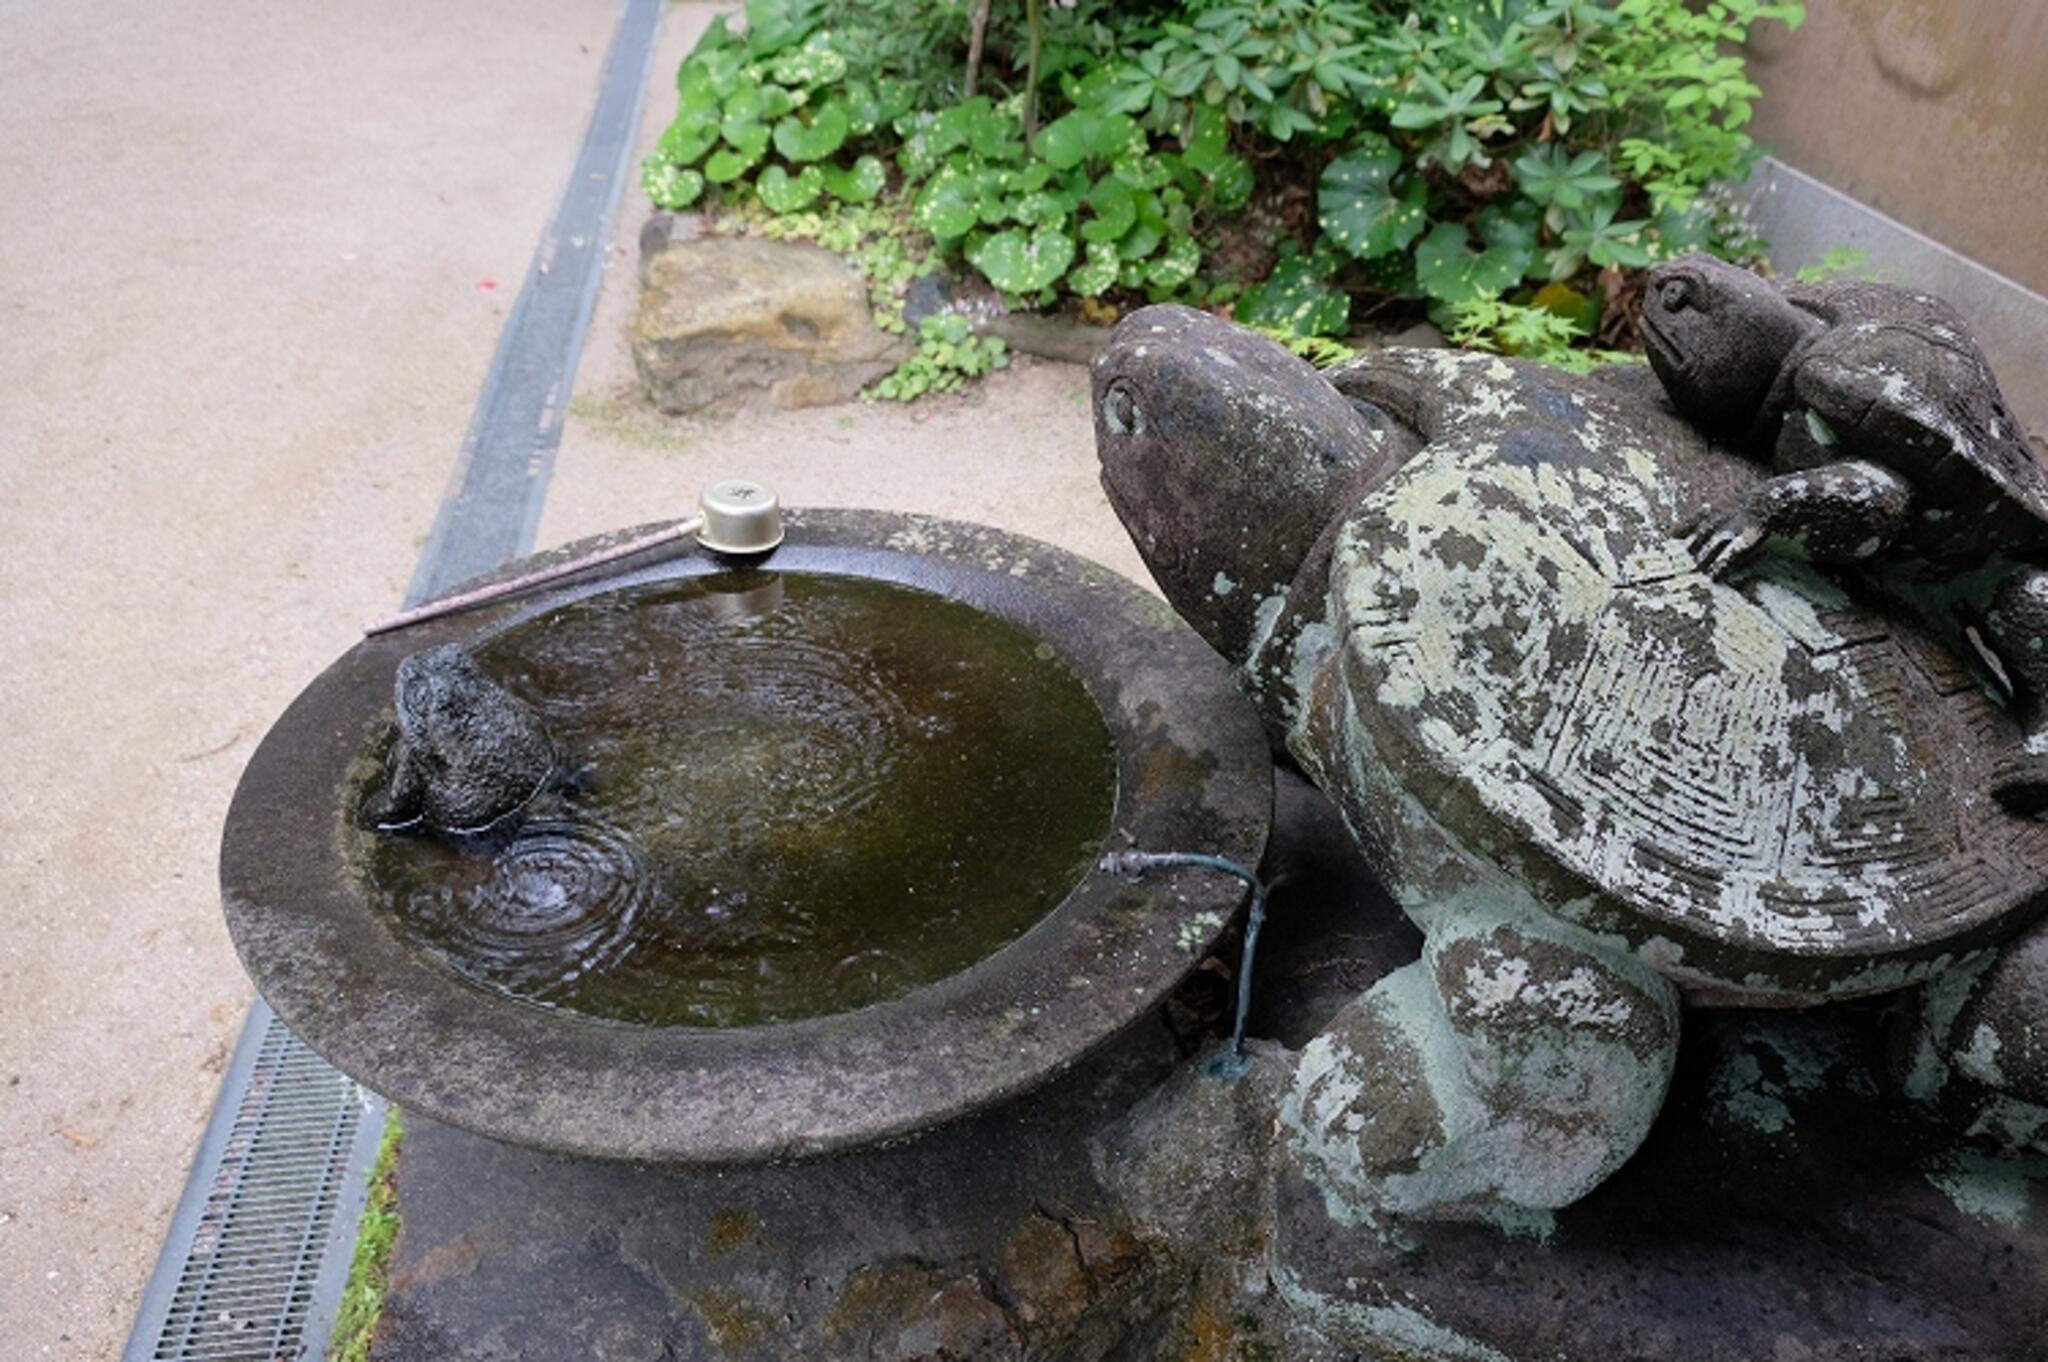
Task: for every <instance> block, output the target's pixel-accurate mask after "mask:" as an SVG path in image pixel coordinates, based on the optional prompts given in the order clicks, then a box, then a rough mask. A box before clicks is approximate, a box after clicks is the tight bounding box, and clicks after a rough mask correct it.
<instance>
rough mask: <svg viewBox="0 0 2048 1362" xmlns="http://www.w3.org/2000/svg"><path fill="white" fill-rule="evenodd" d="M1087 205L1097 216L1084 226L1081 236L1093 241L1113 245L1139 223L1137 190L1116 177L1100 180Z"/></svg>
mask: <svg viewBox="0 0 2048 1362" xmlns="http://www.w3.org/2000/svg"><path fill="white" fill-rule="evenodd" d="M1146 197H1147V198H1150V197H1151V195H1149V194H1148V195H1146ZM1084 202H1085V203H1086V204H1087V205H1088V208H1089V210H1090V211H1091V212H1092V213H1093V214H1094V216H1093V217H1091V218H1090V219H1089V220H1088V221H1086V222H1084V223H1082V224H1081V235H1082V236H1084V237H1086V238H1087V239H1088V240H1090V241H1101V242H1113V241H1115V240H1116V239H1117V238H1119V237H1121V236H1122V235H1123V234H1124V233H1125V232H1128V231H1130V230H1131V227H1132V225H1133V224H1134V223H1136V222H1137V220H1138V196H1137V191H1136V190H1133V189H1132V188H1131V187H1130V186H1129V185H1127V184H1125V183H1124V182H1123V181H1122V180H1120V179H1118V178H1116V177H1115V176H1114V175H1105V176H1103V177H1102V178H1101V179H1100V180H1097V181H1096V182H1095V187H1094V188H1093V189H1091V190H1089V191H1088V197H1087V199H1085V200H1084Z"/></svg>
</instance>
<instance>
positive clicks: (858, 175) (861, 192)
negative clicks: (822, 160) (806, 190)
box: [806, 156, 889, 203]
mask: <svg viewBox="0 0 2048 1362" xmlns="http://www.w3.org/2000/svg"><path fill="white" fill-rule="evenodd" d="M806 173H808V172H806ZM824 177H825V188H826V189H827V190H828V191H830V192H831V195H832V197H833V198H835V199H838V200H840V201H841V202H843V203H869V202H872V201H873V199H874V197H875V195H877V194H879V193H881V192H882V187H883V186H884V185H886V184H887V183H888V182H889V174H888V172H887V171H885V170H883V169H882V163H881V162H880V161H879V160H877V159H875V158H874V157H872V156H863V157H861V158H860V159H859V160H858V161H855V162H854V163H853V164H852V165H851V166H848V167H847V168H845V169H843V170H842V169H840V168H839V167H838V166H826V167H824Z"/></svg>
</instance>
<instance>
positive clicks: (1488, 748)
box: [1093, 307, 2048, 1224]
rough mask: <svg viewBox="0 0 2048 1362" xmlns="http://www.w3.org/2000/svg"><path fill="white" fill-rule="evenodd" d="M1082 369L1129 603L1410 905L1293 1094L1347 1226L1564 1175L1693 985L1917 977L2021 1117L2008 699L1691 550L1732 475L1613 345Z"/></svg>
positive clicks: (1837, 590)
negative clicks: (1203, 673)
mask: <svg viewBox="0 0 2048 1362" xmlns="http://www.w3.org/2000/svg"><path fill="white" fill-rule="evenodd" d="M1093 384H1094V396H1095V423H1096V443H1097V452H1098V455H1099V458H1100V461H1101V466H1102V480H1103V485H1104V487H1105V488H1106V489H1107V491H1108V494H1109V497H1110V500H1111V502H1112V504H1113V505H1114V506H1115V508H1116V510H1117V512H1118V514H1119V515H1120V516H1121V517H1122V519H1123V521H1124V523H1125V525H1126V527H1127V528H1128V529H1129V530H1130V532H1131V535H1132V538H1133V540H1134V541H1135V542H1136V544H1137V546H1138V548H1139V550H1140V552H1141V553H1142V554H1143V555H1144V557H1145V560H1146V562H1147V563H1148V565H1150V566H1151V568H1152V570H1153V572H1154V574H1155V575H1156V576H1157V578H1158V580H1159V584H1160V586H1161V587H1162V588H1163V589H1164V591H1165V592H1166V594H1167V597H1168V599H1169V600H1170V601H1171V602H1172V603H1173V604H1174V606H1175V607H1176V608H1177V609H1178V610H1179V611H1180V613H1181V614H1182V615H1183V616H1184V617H1186V618H1187V619H1188V620H1189V621H1190V622H1191V623H1192V624H1193V625H1194V626H1195V627H1196V629H1197V630H1198V631H1200V632H1201V633H1202V634H1203V635H1204V636H1205V637H1206V638H1207V639H1208V640H1209V641H1210V643H1211V644H1213V645H1214V646H1215V647H1216V648H1217V649H1218V650H1219V651H1220V652H1222V653H1223V654H1224V655H1225V656H1226V657H1227V658H1228V659H1230V660H1231V661H1232V662H1233V663H1235V664H1236V665H1237V667H1238V668H1239V674H1240V677H1241V679H1242V683H1243V685H1244V686H1245V688H1246V690H1247V692H1248V693H1249V695H1250V696H1251V698H1252V700H1253V701H1254V703H1255V704H1256V705H1257V707H1258V708H1259V710H1260V712H1261V714H1262V715H1263V717H1264V718H1265V720H1266V723H1267V725H1268V728H1269V730H1270V731H1271V732H1272V734H1273V735H1274V737H1275V739H1276V741H1277V742H1278V743H1280V744H1281V745H1282V746H1284V748H1285V750H1286V751H1287V752H1288V753H1289V754H1291V756H1292V757H1293V758H1294V759H1295V760H1296V761H1297V762H1299V763H1300V765H1301V767H1302V768H1303V770H1304V772H1305V773H1306V774H1307V775H1308V776H1309V777H1310V778H1311V779H1313V780H1314V781H1315V782H1316V783H1317V784H1318V785H1319V786H1321V787H1322V789H1323V790H1324V791H1325V792H1326V793H1327V794H1329V795H1330V796H1331V798H1332V800H1333V801H1334V802H1335V804H1336V805H1337V807H1338V808H1339V809H1340V811H1341V812H1342V813H1343V815H1344V817H1345V820H1346V822H1347V823H1348V825H1349V826H1350V828H1351V829H1352V831H1353V833H1354V835H1355V836H1356V837H1357V838H1358V840H1359V842H1360V844H1361V846H1362V847H1363V849H1364V850H1365V851H1366V853H1367V855H1368V856H1369V857H1370V858H1371V860H1372V861H1373V863H1374V864H1375V866H1376V868H1377V870H1378V873H1379V874H1380V875H1381V876H1382V877H1383V879H1384V880H1385V881H1386V883H1387V886H1388V888H1389V889H1390V890H1391V891H1392V892H1393V893H1394V894H1395V895H1396V897H1397V898H1398V900H1399V902H1400V903H1401V904H1402V906H1403V908H1404V910H1405V911H1406V912H1407V913H1408V914H1409V916H1410V917H1411V918H1413V919H1414V921H1415V922H1416V923H1417V924H1418V925H1419V926H1420V927H1421V928H1422V930H1423V934H1424V938H1425V945H1424V949H1423V953H1422V958H1421V959H1419V960H1417V961H1416V962H1414V963H1413V964H1410V965H1407V966H1405V967H1403V968H1401V969H1398V970H1396V971H1394V972H1393V973H1391V974H1389V975H1387V976H1386V977H1384V978H1382V979H1380V980H1379V981H1378V982H1376V983H1375V984H1374V985H1372V987H1371V988H1370V989H1368V990H1367V991H1365V992H1364V993H1362V994H1361V995H1359V996H1358V997H1357V998H1356V999H1354V1000H1353V1001H1351V1002H1350V1003H1348V1004H1346V1005H1345V1007H1344V1008H1343V1009H1341V1010H1340V1011H1339V1012H1338V1014H1337V1015H1336V1016H1335V1017H1334V1018H1333V1019H1332V1021H1331V1023H1330V1024H1329V1026H1328V1027H1327V1028H1326V1029H1325V1030H1324V1032H1323V1033H1322V1034H1321V1035H1319V1036H1318V1037H1316V1038H1315V1039H1314V1040H1313V1041H1312V1042H1311V1043H1309V1044H1308V1045H1307V1046H1306V1047H1305V1048H1304V1049H1303V1050H1302V1052H1301V1053H1300V1055H1299V1056H1298V1058H1297V1060H1296V1067H1295V1072H1294V1075H1293V1079H1292V1086H1291V1090H1290V1092H1289V1093H1288V1095H1287V1096H1286V1097H1285V1099H1284V1101H1283V1103H1282V1107H1281V1111H1280V1120H1281V1127H1282V1130H1283V1133H1284V1135H1285V1150H1286V1153H1285V1156H1284V1157H1285V1158H1286V1159H1287V1160H1288V1161H1289V1166H1290V1167H1291V1168H1293V1169H1294V1170H1295V1171H1297V1172H1298V1173H1300V1175H1301V1176H1303V1177H1305V1178H1307V1179H1308V1180H1309V1181H1310V1183H1311V1184H1312V1185H1314V1186H1316V1187H1318V1188H1319V1189H1320V1190H1321V1193H1322V1195H1323V1197H1324V1199H1325V1201H1326V1202H1327V1203H1328V1204H1329V1205H1330V1206H1331V1208H1332V1210H1333V1214H1335V1215H1336V1216H1337V1218H1339V1219H1340V1220H1343V1221H1345V1222H1347V1223H1356V1224H1371V1223H1379V1222H1380V1221H1381V1220H1382V1219H1383V1218H1385V1217H1388V1216H1394V1217H1399V1216H1411V1217H1422V1218H1435V1219H1480V1220H1492V1221H1496V1222H1515V1223H1523V1222H1526V1219H1527V1217H1528V1216H1529V1215H1530V1214H1531V1213H1536V1212H1541V1211H1545V1210H1548V1209H1553V1208H1557V1207H1562V1206H1565V1205H1567V1204H1569V1203H1570V1202H1572V1201H1574V1200H1576V1199H1578V1198H1579V1197H1582V1196H1584V1195H1586V1194H1587V1193H1588V1192H1589V1191H1591V1190H1592V1189H1593V1188H1594V1187H1596V1186H1598V1185H1599V1183H1600V1182H1601V1181H1602V1180H1603V1179H1605V1178H1606V1177H1607V1176H1608V1175H1609V1174H1611V1173H1613V1172H1614V1171H1615V1169H1617V1168H1618V1167H1620V1166H1621V1164H1622V1163H1623V1162H1624V1161H1625V1160H1626V1159H1627V1158H1628V1157H1629V1156H1630V1155H1631V1154H1632V1153H1633V1152H1634V1150H1635V1149H1636V1148H1637V1147H1638V1145H1639V1144H1640V1143H1641V1141H1642V1140H1643V1138H1644V1136H1645V1135H1646V1134H1647V1132H1648V1131H1649V1129H1650V1126H1651V1123H1652V1122H1653V1120H1654V1119H1655V1118H1656V1116H1657V1114H1658V1112H1659V1110H1660V1108H1661V1107H1662V1105H1663V1102H1664V1096H1665V1092H1666V1089H1667V1086H1668V1084H1669V1082H1670V1079H1671V1075H1672V1071H1673V1066H1674V1062H1675V1058H1676V1054H1677V1045H1678V1037H1679V1032H1680V1028H1681V1018H1682V1013H1683V1009H1684V1008H1685V1007H1690V1006H1807V1005H1812V1004H1818V1003H1823V1002H1827V1001H1830V1000H1835V999H1846V998H1854V997H1858V996H1863V995H1869V994H1877V993H1885V992H1890V991H1896V990H1904V989H1910V988H1915V987H1918V986H1920V985H1923V984H1931V986H1930V987H1928V988H1927V989H1925V990H1924V991H1923V993H1922V995H1921V999H1922V1006H1921V1007H1920V1010H1919V1012H1918V1014H1917V1015H1919V1016H1920V1017H1921V1018H1922V1030H1923V1041H1922V1045H1921V1050H1922V1052H1923V1053H1922V1055H1921V1057H1922V1058H1924V1059H1926V1060H1927V1061H1928V1063H1927V1065H1926V1068H1925V1071H1924V1073H1923V1074H1922V1077H1923V1078H1926V1079H1927V1080H1929V1081H1928V1083H1927V1084H1926V1086H1927V1087H1929V1088H1932V1087H1934V1086H1935V1083H1934V1080H1939V1081H1940V1082H1941V1084H1943V1085H1946V1091H1948V1092H1949V1093H1951V1094H1959V1095H1961V1097H1962V1098H1963V1099H1965V1100H1968V1101H1977V1102H1981V1103H1990V1102H1994V1101H1996V1102H2001V1103H2006V1104H2010V1105H2013V1106H2015V1107H2017V1106H2024V1105H2026V1104H2040V1105H2041V1107H2043V1108H2048V927H2043V926H2042V925H2040V915H2041V912H2042V910H2043V908H2044V906H2048V823H2043V822H2040V821H2037V820H2035V819H2032V818H2026V817H2021V816H2018V815H2016V814H2014V813H2013V812H2011V811H2010V810H2008V809H2006V808H2005V807H2003V806H2001V805H2000V804H1999V803H1998V802H1996V801H1995V800H1994V799H1993V798H1992V797H1991V794H1990V791H1989V785H1990V781H1989V780H1988V779H1987V774H1988V773H1989V772H1990V771H1992V770H1993V769H1994V768H1996V767H1997V766H1998V764H1999V762H2000V760H2001V754H2002V753H2004V752H2005V751H2007V750H2008V749H2010V748H2012V747H2015V746H2016V745H2017V744H2016V736H2017V735H2016V732H2015V727H2014V725H2013V722H2012V719H2011V716H2010V715H2009V714H2008V713H2007V711H2006V710H2005V709H2004V707H2003V706H2002V705H2001V704H2000V703H1999V702H1998V700H1997V698H1996V697H1995V696H1993V695H1992V694H1990V693H1989V692H1987V690H1986V688H1985V687H1984V686H1982V685H1981V684H1979V682H1978V681H1977V679H1976V678H1974V677H1973V676H1972V675H1971V674H1970V673H1969V672H1968V671H1967V670H1966V669H1965V667H1964V666H1963V665H1962V664H1960V663H1959V662H1958V661H1957V659H1956V658H1955V657H1954V656H1953V655H1952V654H1951V653H1950V652H1949V651H1948V649H1947V648H1945V647H1944V646H1942V644H1941V643H1940V642H1939V641H1937V640H1936V639H1934V638H1932V637H1930V636H1929V633H1928V631H1927V630H1926V629H1925V628H1923V627H1922V626H1920V625H1919V624H1918V623H1917V622H1916V621H1915V620H1914V619H1913V618H1912V617H1911V616H1910V615H1894V614H1892V613H1891V612H1890V611H1889V610H1887V609H1882V608H1879V607H1875V606H1873V605H1871V604H1870V603H1868V602H1867V601H1865V600H1863V599H1861V598H1859V597H1856V596H1853V595H1851V594H1850V593H1848V592H1846V591H1845V590H1844V589H1843V588H1842V586H1841V584H1840V583H1839V582H1837V581H1836V580H1835V579H1834V578H1833V577H1831V576H1830V575H1828V574H1825V573H1821V572H1818V571H1815V570H1814V569H1813V568H1811V567H1810V566H1808V565H1807V564H1805V563H1804V562H1802V561H1799V560H1798V559H1796V558H1788V557H1769V558H1761V559H1759V560H1758V561H1757V562H1756V564H1755V565H1754V567H1753V569H1752V570H1751V571H1748V572H1745V573H1743V574H1740V575H1739V576H1736V577H1721V576H1717V575H1716V574H1715V573H1714V572H1712V571H1706V570H1702V567H1701V564H1700V562H1699V560H1698V559H1697V558H1696V556H1695V552H1694V549H1693V547H1692V546H1691V545H1690V544H1689V543H1688V540H1687V539H1686V538H1685V537H1684V536H1683V535H1682V534H1679V533H1676V532H1675V529H1674V527H1677V526H1679V525H1681V524H1682V522H1683V521H1684V519H1685V517H1686V515H1687V514H1688V513H1694V512H1696V511H1697V508H1699V507H1701V506H1713V505H1747V504H1748V500H1747V499H1748V497H1749V496H1750V494H1751V491H1752V489H1753V488H1755V487H1758V486H1760V485H1762V482H1761V479H1762V470H1760V469H1759V468H1758V467H1757V466H1756V464H1755V463H1754V462H1753V461H1751V460H1748V459H1745V458H1743V457H1741V456H1740V455H1738V454H1736V453H1733V452H1731V451H1729V450H1728V449H1726V448H1725V447H1724V446H1723V445H1721V444H1718V443H1717V442H1716V441H1715V440H1714V439H1712V438H1710V437H1709V435H1708V434H1706V433H1705V432H1703V431H1702V430H1700V429H1698V428H1696V427H1695V426H1693V425H1692V424H1690V423H1688V422H1687V421H1686V420H1684V419H1681V418H1680V417H1679V416H1677V415H1676V414H1674V413H1673V411H1672V410H1671V408H1670V406H1669V405H1668V404H1667V403H1666V402H1665V401H1664V400H1663V398H1662V395H1661V394H1660V393H1659V391H1658V389H1657V384H1656V380H1655V378H1654V377H1653V376H1652V375H1651V374H1650V373H1649V372H1648V371H1647V370H1645V369H1643V368H1642V366H1624V367H1622V368H1619V369H1614V370H1608V371H1599V372H1596V373H1595V374H1592V375H1588V376H1575V375H1571V374H1566V373H1563V372H1561V371H1559V370H1555V369H1551V368H1548V367H1546V366H1542V365H1536V364H1530V363H1523V362H1520V361H1516V360H1511V359H1504V358H1500V357H1496V356H1491V355H1479V354H1468V353H1459V352H1455V351H1421V350H1398V349H1397V350H1385V351H1377V352H1372V353H1368V354H1366V355H1364V356H1361V357H1360V358H1358V359H1356V360H1353V361H1351V362H1349V363H1347V364H1345V365H1342V366H1340V367H1338V368H1336V369H1334V370H1331V371H1329V372H1328V373H1327V374H1318V373H1317V372H1315V371H1314V370H1312V369H1311V368H1310V367H1309V366H1308V365H1306V364H1304V363H1302V362H1300V361H1299V360H1297V359H1295V358H1294V357H1293V356H1291V355H1289V354H1287V353H1286V352H1285V351H1284V350H1283V349H1281V348H1280V347H1278V346H1276V345H1274V344H1273V343H1272V342H1270V341H1268V340H1266V339H1264V338H1262V337H1259V336H1256V335H1254V334H1252V333H1250V332H1246V331H1243V330H1240V329H1238V328H1236V327H1233V326H1231V325H1229V324H1228V323H1225V322H1223V321H1220V320H1218V319H1216V318H1214V317H1210V316H1207V315H1205V314H1201V313H1197V312H1193V311H1191V310H1188V309H1185V308H1175V307H1151V308H1145V309H1143V310H1140V311H1138V312H1135V313H1133V314H1132V315H1131V316H1129V317H1128V318H1126V319H1125V320H1124V321H1123V323H1122V324H1121V325H1120V326H1119V327H1118V328H1117V330H1116V333H1115V334H1114V336H1113V337H1112V338H1111V341H1110V343H1109V345H1108V346H1107V348H1106V349H1105V350H1104V352H1103V353H1102V354H1101V356H1100V357H1099V358H1098V359H1097V360H1096V361H1095V365H1094V369H1093ZM1829 419H1830V420H1832V421H1838V422H1839V423H1840V424H1841V425H1842V426H1844V427H1848V426H1850V424H1851V423H1850V422H1849V421H1848V420H1847V419H1846V417H1845V416H1843V415H1841V414H1839V413H1838V414H1837V415H1836V416H1834V417H1831V418H1829ZM1719 566H1721V564H1720V563H1719V561H1718V560H1713V561H1710V562H1709V563H1708V564H1707V567H1708V568H1714V567H1719ZM1955 1075H1961V1076H1962V1077H1963V1078H1964V1079H1967V1080H1969V1081H1967V1082H1956V1083H1954V1084H1949V1083H1948V1079H1949V1078H1951V1077H1953V1076H1955ZM2028 1109H2029V1110H2034V1109H2035V1108H2033V1107H2028ZM2039 1114H2040V1115H2042V1116H2043V1117H2044V1118H2048V1110H2040V1112H2039ZM2041 1128H2042V1129H2044V1130H2048V1124H2044V1125H2043V1126H2042V1127H2041Z"/></svg>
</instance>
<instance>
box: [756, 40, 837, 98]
mask: <svg viewBox="0 0 2048 1362" xmlns="http://www.w3.org/2000/svg"><path fill="white" fill-rule="evenodd" d="M768 74H769V75H770V76H772V77H774V78H775V79H776V80H778V81H780V82H781V83H782V84H784V85H802V86H806V87H809V86H817V85H830V84H832V83H833V82H834V81H839V80H844V79H845V78H846V58H845V57H843V56H841V55H840V54H839V53H838V51H836V50H835V49H834V48H833V46H832V39H831V37H830V36H829V35H828V34H824V33H813V34H812V35H811V36H810V37H808V38H806V39H804V43H803V46H802V47H798V48H793V49H791V50H790V51H787V52H784V53H783V54H782V55H781V56H779V57H777V58H776V59H775V60H774V61H773V62H771V63H769V66H768Z"/></svg>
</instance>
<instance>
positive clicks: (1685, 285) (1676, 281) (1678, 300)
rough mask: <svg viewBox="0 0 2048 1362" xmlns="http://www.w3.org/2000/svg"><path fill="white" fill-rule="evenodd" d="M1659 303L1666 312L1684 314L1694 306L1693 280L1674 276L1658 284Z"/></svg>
mask: <svg viewBox="0 0 2048 1362" xmlns="http://www.w3.org/2000/svg"><path fill="white" fill-rule="evenodd" d="M1657 302H1658V303H1659V304H1660V305H1662V307H1663V308H1664V310H1665V311H1666V312H1683V311H1685V309H1686V308H1688V307H1690V306H1692V304H1693V287H1692V280H1690V279H1687V278H1686V277H1685V276H1684V275H1682V274H1674V275H1672V276H1671V277H1670V278H1669V279H1664V280H1661V281H1659V282H1658V284H1657Z"/></svg>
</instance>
